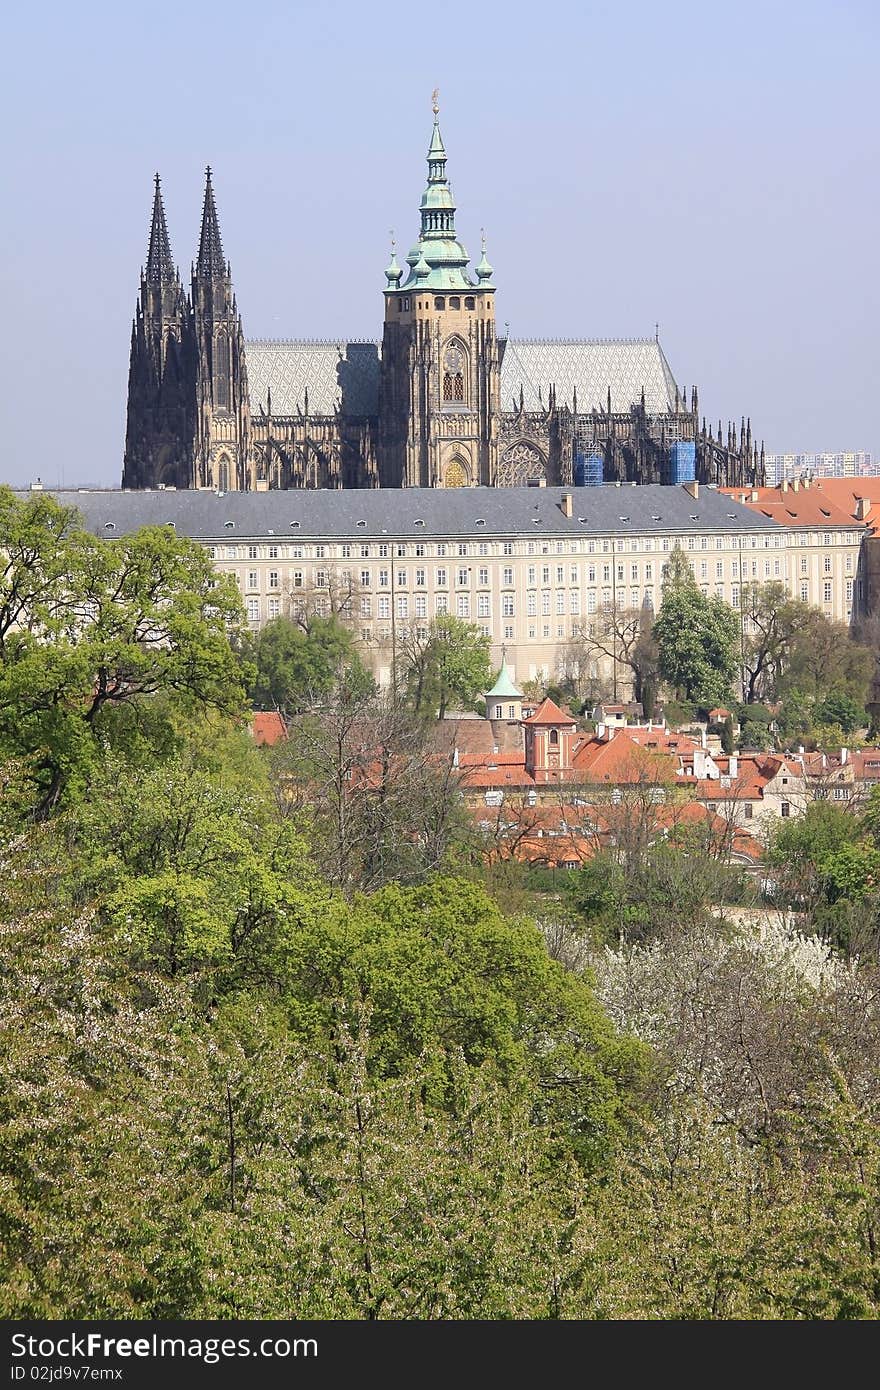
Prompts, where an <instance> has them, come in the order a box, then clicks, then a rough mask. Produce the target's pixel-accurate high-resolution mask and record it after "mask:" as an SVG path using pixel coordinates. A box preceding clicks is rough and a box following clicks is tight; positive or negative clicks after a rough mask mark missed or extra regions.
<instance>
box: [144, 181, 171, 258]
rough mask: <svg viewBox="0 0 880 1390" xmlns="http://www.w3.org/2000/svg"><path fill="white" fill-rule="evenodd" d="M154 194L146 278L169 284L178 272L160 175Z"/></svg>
mask: <svg viewBox="0 0 880 1390" xmlns="http://www.w3.org/2000/svg"><path fill="white" fill-rule="evenodd" d="M155 184H156V188H155V192H154V194H153V221H152V224H151V226H150V249H149V251H148V252H147V273H146V278H147V280H149V281H150V283H151V284H154V285H161V284H167V283H168V282H169V281H172V280H176V278H177V273H176V271H175V269H174V261H173V259H172V256H171V243H170V241H169V240H168V228H167V226H166V225H165V206H164V204H163V202H162V188H161V183H160V179H159V175H158V174H157V175H156V179H155Z"/></svg>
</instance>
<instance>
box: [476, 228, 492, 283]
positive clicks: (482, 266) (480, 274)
mask: <svg viewBox="0 0 880 1390" xmlns="http://www.w3.org/2000/svg"><path fill="white" fill-rule="evenodd" d="M481 236H482V243H483V254H482V256H481V257H480V259H479V261H478V262H477V264H476V266H475V267H474V269H475V270H476V273H477V279H478V280H479V282H480V284H481V285H488V284H489V282H490V280H491V279H492V275H493V271H492V267H491V266H490V264H489V262H488V260H487V259H486V233H485V232H482V233H481Z"/></svg>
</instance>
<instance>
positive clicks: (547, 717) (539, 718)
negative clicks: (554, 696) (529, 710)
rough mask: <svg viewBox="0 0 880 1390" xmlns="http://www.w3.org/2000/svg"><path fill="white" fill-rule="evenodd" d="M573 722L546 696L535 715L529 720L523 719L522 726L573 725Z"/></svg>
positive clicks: (568, 715)
mask: <svg viewBox="0 0 880 1390" xmlns="http://www.w3.org/2000/svg"><path fill="white" fill-rule="evenodd" d="M574 722H575V721H574V720H573V719H572V717H571V715H570V714H566V712H565V711H564V710H561V709H560V708H559V706H558V705H557V704H554V702H553V701H552V700H551V699H550V697H549V696H548V697H547V698H546V699H545V700H542V701H541V703H540V704H539V706H538V708H537V709H536V710H535V713H534V714H533V715H532V716H531V718H530V719H524V720H523V723H524V724H573V723H574Z"/></svg>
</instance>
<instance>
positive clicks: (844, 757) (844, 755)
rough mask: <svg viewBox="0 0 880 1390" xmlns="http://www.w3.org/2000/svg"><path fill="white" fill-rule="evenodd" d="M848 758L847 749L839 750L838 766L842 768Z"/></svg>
mask: <svg viewBox="0 0 880 1390" xmlns="http://www.w3.org/2000/svg"><path fill="white" fill-rule="evenodd" d="M848 757H849V749H848V748H841V750H840V766H841V767H843V765H844V763H845V762H846V760H847V758H848Z"/></svg>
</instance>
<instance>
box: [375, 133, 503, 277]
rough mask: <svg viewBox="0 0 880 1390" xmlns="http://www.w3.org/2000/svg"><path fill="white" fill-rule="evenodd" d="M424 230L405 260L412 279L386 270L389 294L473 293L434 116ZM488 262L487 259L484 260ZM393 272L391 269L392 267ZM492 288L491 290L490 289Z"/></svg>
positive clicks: (422, 210) (423, 210)
mask: <svg viewBox="0 0 880 1390" xmlns="http://www.w3.org/2000/svg"><path fill="white" fill-rule="evenodd" d="M419 212H420V214H421V223H422V228H421V231H420V233H419V239H418V242H417V243H416V245H415V246H414V247H413V249H412V250H411V251H410V253H409V255H408V256H407V258H406V263H407V265H408V266H409V267H410V271H409V275H408V276H407V278H406V279H405V280H404V281H403V282H402V283H401V281H400V280H399V279H395V280H392V278H391V276H389V274H388V271H387V270H386V272H385V275H386V278H387V280H388V288H389V289H390V290H398V289H400V290H409V289H413V288H418V289H426V290H468V289H473V288H474V286H475V284H476V281H474V280H473V279H472V278H471V276H470V274H469V272H468V262H469V259H470V258H469V256H468V253H467V250H466V248H465V247H464V246H463V245H462V243H461V242H460V241H459V240H458V238H457V236H456V232H455V200H454V198H453V196H452V189H451V188H450V186H449V180H448V179H447V177H446V149H445V147H444V144H443V137H442V135H441V134H440V125H439V123H438V121H437V117H436V107H435V116H434V128H433V130H432V132H431V144H430V146H429V148H428V183H427V186H426V188H425V191H424V193H423V194H422V200H421V202H420V204H419ZM483 259H484V261H485V256H484V257H483ZM485 268H486V269H487V270H488V274H484V275H483V276H482V277H481V280H480V283H481V284H482V283H485V282H486V281H487V280H488V279H489V277H490V276H491V274H492V269H491V266H489V264H488V262H486V264H485ZM389 269H390V267H389ZM490 288H491V287H490Z"/></svg>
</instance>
